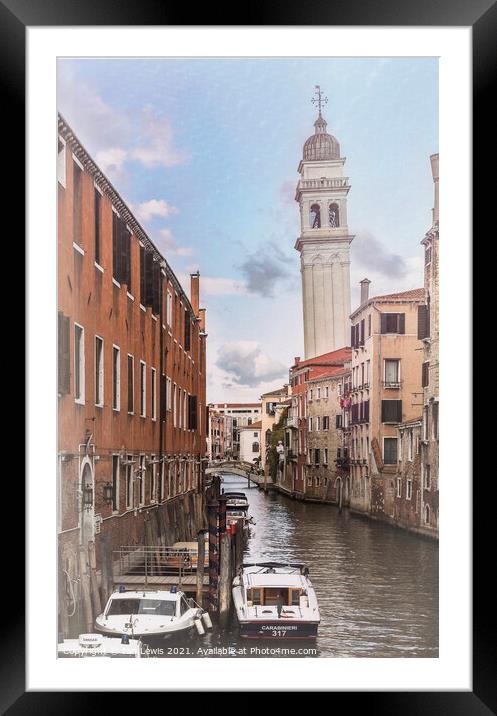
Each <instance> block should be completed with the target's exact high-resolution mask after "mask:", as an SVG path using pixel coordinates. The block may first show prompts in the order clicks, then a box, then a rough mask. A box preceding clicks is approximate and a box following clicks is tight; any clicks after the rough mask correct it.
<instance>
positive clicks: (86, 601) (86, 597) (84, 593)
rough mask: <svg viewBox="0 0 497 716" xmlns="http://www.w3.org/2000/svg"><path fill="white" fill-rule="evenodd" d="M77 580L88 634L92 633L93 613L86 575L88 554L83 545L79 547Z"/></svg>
mask: <svg viewBox="0 0 497 716" xmlns="http://www.w3.org/2000/svg"><path fill="white" fill-rule="evenodd" d="M79 579H80V584H81V600H82V602H83V618H84V621H85V629H86V631H87V632H88V633H91V632H92V631H93V613H92V608H91V596H90V576H89V574H88V552H87V549H86V547H84V546H83V545H80V546H79Z"/></svg>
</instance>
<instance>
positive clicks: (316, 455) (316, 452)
mask: <svg viewBox="0 0 497 716" xmlns="http://www.w3.org/2000/svg"><path fill="white" fill-rule="evenodd" d="M320 459H321V451H320V449H319V448H315V449H314V464H315V465H319V461H320Z"/></svg>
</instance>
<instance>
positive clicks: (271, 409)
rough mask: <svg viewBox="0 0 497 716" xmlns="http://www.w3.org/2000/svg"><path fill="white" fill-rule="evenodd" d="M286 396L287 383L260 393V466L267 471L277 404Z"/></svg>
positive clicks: (284, 399) (276, 417)
mask: <svg viewBox="0 0 497 716" xmlns="http://www.w3.org/2000/svg"><path fill="white" fill-rule="evenodd" d="M287 398H288V385H284V386H283V387H282V388H277V389H276V390H271V391H270V392H268V393H264V394H263V395H261V406H262V414H261V423H262V425H261V468H262V469H263V470H265V471H266V472H267V470H268V468H269V465H268V464H267V458H268V450H269V448H270V446H271V435H272V431H273V428H274V425H275V423H277V422H278V420H279V416H280V411H279V410H278V408H277V406H279V405H281V404H282V403H286V401H287Z"/></svg>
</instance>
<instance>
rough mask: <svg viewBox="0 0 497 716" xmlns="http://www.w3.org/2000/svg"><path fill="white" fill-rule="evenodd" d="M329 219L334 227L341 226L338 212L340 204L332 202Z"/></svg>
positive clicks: (329, 208)
mask: <svg viewBox="0 0 497 716" xmlns="http://www.w3.org/2000/svg"><path fill="white" fill-rule="evenodd" d="M328 219H329V222H330V226H331V228H332V229H336V228H337V226H340V217H339V213H338V204H330V205H329V207H328Z"/></svg>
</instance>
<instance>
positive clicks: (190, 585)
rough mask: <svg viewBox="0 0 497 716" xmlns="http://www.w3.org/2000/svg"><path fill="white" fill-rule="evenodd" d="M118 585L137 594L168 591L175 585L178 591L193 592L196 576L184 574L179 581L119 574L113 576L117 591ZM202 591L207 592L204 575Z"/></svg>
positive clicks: (195, 585)
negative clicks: (149, 590)
mask: <svg viewBox="0 0 497 716" xmlns="http://www.w3.org/2000/svg"><path fill="white" fill-rule="evenodd" d="M120 584H123V585H124V586H125V587H126V589H134V590H136V591H138V592H141V591H142V590H146V589H152V590H153V589H159V588H161V587H164V589H168V588H169V587H171V586H172V585H173V584H175V585H176V586H177V587H178V589H181V591H183V592H187V593H189V592H195V591H196V588H197V576H196V575H195V574H185V575H183V576H182V577H181V580H180V579H179V577H178V575H174V574H169V575H159V576H155V575H151V576H149V577H147V580H146V581H145V576H144V575H142V574H121V575H117V576H114V587H115V588H116V589H117V588H118V587H119V585H120ZM203 591H204V592H208V591H209V576H208V575H206V576H204V578H203Z"/></svg>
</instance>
